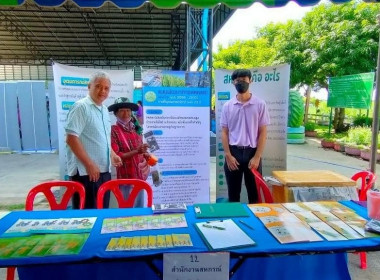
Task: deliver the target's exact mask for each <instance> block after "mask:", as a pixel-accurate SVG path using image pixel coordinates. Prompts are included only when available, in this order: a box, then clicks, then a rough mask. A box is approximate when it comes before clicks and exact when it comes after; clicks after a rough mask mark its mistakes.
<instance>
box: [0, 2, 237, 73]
mask: <svg viewBox="0 0 380 280" xmlns="http://www.w3.org/2000/svg"><path fill="white" fill-rule="evenodd" d="M9 2H12V1H8V4H9ZM13 2H15V1H13ZM45 2H46V3H47V2H49V3H50V2H52V3H53V2H55V3H63V2H64V1H54V0H53V1H32V0H27V1H19V2H17V3H18V4H22V5H20V6H18V5H16V6H13V7H12V6H0V64H2V65H49V64H50V60H51V59H52V60H55V61H57V62H61V63H64V64H70V65H82V66H92V67H94V66H95V67H97V66H99V67H113V68H114V67H117V68H120V69H122V68H129V69H130V68H133V67H135V69H137V70H138V69H140V67H143V68H157V69H183V67H184V61H185V60H186V38H187V35H186V17H187V5H185V4H180V5H178V6H177V7H176V8H175V9H159V8H157V7H155V6H154V5H153V4H151V3H145V4H143V6H141V7H139V8H136V9H121V8H118V7H117V6H115V5H114V4H112V3H103V2H104V1H100V2H102V5H101V8H80V7H78V5H77V4H76V3H78V4H80V3H81V2H84V1H76V3H74V2H73V1H66V2H64V3H63V5H60V6H54V7H41V6H39V5H37V4H41V5H42V4H44V3H45ZM87 2H88V1H87ZM90 2H92V3H96V2H99V1H90ZM113 2H115V4H120V3H121V2H126V1H113ZM128 2H131V3H132V2H134V3H137V2H138V1H128ZM2 3H4V1H2ZM141 3H143V2H142V1H141ZM193 12H194V17H195V18H198V19H199V20H200V18H201V14H202V10H196V9H195V10H193ZM232 13H233V10H231V9H229V8H228V7H226V6H224V5H220V6H218V7H217V8H215V9H214V33H216V32H217V31H218V30H219V29H220V28H221V26H222V25H223V24H224V23H225V21H226V20H227V19H228V17H229V16H230V15H231V14H232ZM193 33H194V30H192V34H193ZM193 40H194V41H193V43H194V45H192V48H193V50H195V51H194V52H193V53H192V60H194V59H195V58H196V57H197V56H198V55H199V54H200V53H201V51H202V49H201V45H200V43H201V41H200V40H199V38H198V40H197V39H196V38H195V39H193ZM185 66H186V65H185Z"/></svg>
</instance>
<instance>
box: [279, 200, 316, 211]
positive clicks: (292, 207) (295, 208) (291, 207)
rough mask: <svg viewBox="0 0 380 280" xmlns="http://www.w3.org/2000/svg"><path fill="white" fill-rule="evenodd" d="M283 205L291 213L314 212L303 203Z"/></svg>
mask: <svg viewBox="0 0 380 280" xmlns="http://www.w3.org/2000/svg"><path fill="white" fill-rule="evenodd" d="M282 205H283V206H284V207H285V208H286V209H288V210H289V211H290V212H307V211H312V210H311V209H310V208H309V207H307V206H306V205H305V204H303V202H294V203H282Z"/></svg>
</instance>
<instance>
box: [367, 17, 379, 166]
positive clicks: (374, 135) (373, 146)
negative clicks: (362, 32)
mask: <svg viewBox="0 0 380 280" xmlns="http://www.w3.org/2000/svg"><path fill="white" fill-rule="evenodd" d="M377 22H378V25H379V23H380V15H377ZM379 34H380V33H379ZM378 46H380V36H379V44H378ZM379 69H380V47H378V52H377V67H376V88H375V102H374V110H373V122H372V141H371V158H370V161H369V162H370V169H371V172H372V173H376V161H377V134H378V132H379V101H380V97H379V82H380V71H379Z"/></svg>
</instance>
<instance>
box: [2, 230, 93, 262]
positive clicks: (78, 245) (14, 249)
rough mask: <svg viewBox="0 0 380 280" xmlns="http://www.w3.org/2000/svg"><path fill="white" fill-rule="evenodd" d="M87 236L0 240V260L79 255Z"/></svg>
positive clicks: (69, 235)
mask: <svg viewBox="0 0 380 280" xmlns="http://www.w3.org/2000/svg"><path fill="white" fill-rule="evenodd" d="M88 236H89V234H88V233H84V234H43V235H32V236H25V237H10V238H0V258H19V257H45V256H53V255H72V254H79V252H80V251H81V250H82V247H83V245H84V243H85V242H86V240H87V238H88Z"/></svg>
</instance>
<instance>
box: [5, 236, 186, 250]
mask: <svg viewBox="0 0 380 280" xmlns="http://www.w3.org/2000/svg"><path fill="white" fill-rule="evenodd" d="M191 246H193V242H192V241H191V237H190V235H189V234H166V235H149V236H147V235H145V236H132V237H117V238H111V239H110V241H109V243H108V245H107V248H106V251H128V250H133V251H139V250H153V249H165V248H173V247H191ZM0 248H1V247H0Z"/></svg>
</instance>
